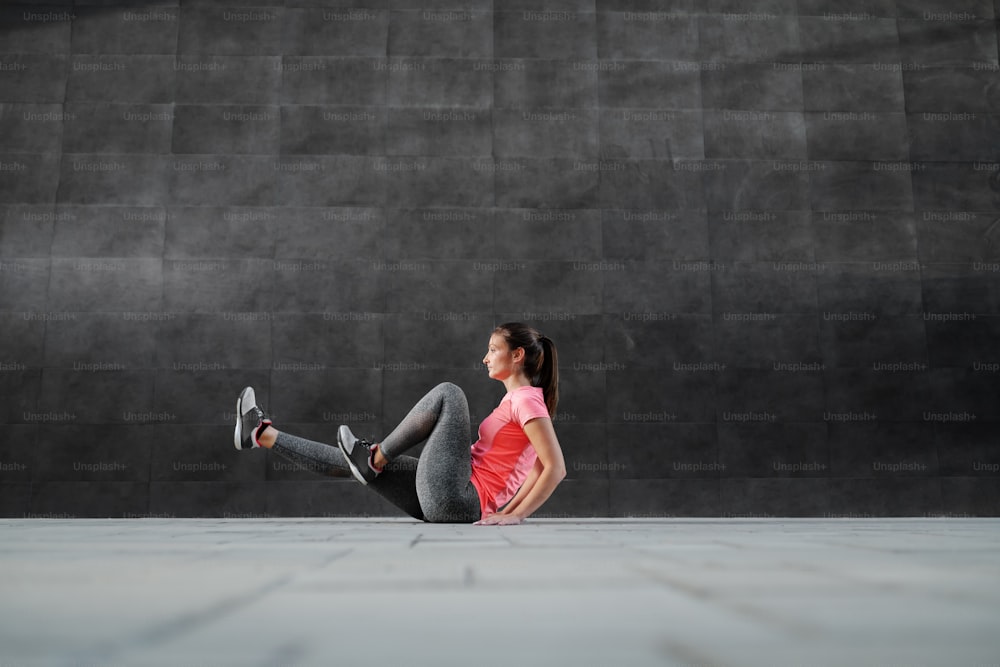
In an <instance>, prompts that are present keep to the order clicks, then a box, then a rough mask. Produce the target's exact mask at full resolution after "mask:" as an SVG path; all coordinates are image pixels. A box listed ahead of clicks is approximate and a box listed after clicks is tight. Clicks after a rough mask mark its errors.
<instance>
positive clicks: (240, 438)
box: [233, 387, 271, 449]
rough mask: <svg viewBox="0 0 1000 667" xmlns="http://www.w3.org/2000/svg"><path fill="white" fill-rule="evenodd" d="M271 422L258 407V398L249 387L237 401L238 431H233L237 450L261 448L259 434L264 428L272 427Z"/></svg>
mask: <svg viewBox="0 0 1000 667" xmlns="http://www.w3.org/2000/svg"><path fill="white" fill-rule="evenodd" d="M270 425H271V420H270V419H268V418H267V417H265V416H264V411H263V410H261V409H260V408H259V407H257V397H256V396H254V393H253V387H247V388H246V389H244V390H243V391H242V392H240V397H239V398H237V399H236V430H235V431H233V445H235V446H236V449H253V448H254V447H260V443H258V442H257V435H258V432H259V431H261V430H263V428H262V427H266V426H270Z"/></svg>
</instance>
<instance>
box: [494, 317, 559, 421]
mask: <svg viewBox="0 0 1000 667" xmlns="http://www.w3.org/2000/svg"><path fill="white" fill-rule="evenodd" d="M493 333H495V334H497V335H499V336H503V339H504V341H506V342H507V346H508V347H510V349H511V352H513V351H514V350H516V349H517V348H519V347H520V348H524V374H525V375H526V376H528V380H530V381H531V386H532V387H540V388H541V389H542V395H543V396H545V407H546V408H548V410H549V416H555V414H556V405H558V403H559V355H558V353H557V352H556V344H555V343H553V342H552V339H551V338H549V337H548V336H543V335H542V334H540V333H539V332H538V330H536V329H534V328H532V327H529V326H528V325H527V324H524V323H522V322H507V323H506V324H501V325H500V326H498V327H497V328H496V329H494V330H493Z"/></svg>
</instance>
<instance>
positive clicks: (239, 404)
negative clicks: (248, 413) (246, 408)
mask: <svg viewBox="0 0 1000 667" xmlns="http://www.w3.org/2000/svg"><path fill="white" fill-rule="evenodd" d="M247 389H249V387H248V388H247ZM246 393H247V390H246V389H244V390H243V391H241V392H240V395H239V396H238V397H237V398H236V428H235V429H233V446H234V447H235V448H236V449H239V450H240V451H242V450H243V447H242V444H243V432H242V430H243V396H244V395H245V394H246Z"/></svg>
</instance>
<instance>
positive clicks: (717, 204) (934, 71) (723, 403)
mask: <svg viewBox="0 0 1000 667" xmlns="http://www.w3.org/2000/svg"><path fill="white" fill-rule="evenodd" d="M998 4H1000V3H993V2H989V1H977V0H962V1H960V2H950V3H943V2H938V3H934V2H921V1H919V0H898V1H896V2H892V1H888V0H881V1H875V2H864V3H862V2H835V1H829V2H824V1H822V0H799V1H798V2H795V1H794V0H759V1H757V2H740V3H736V2H728V1H726V0H709V1H705V2H695V1H694V0H690V1H687V2H684V1H678V2H670V1H667V0H662V1H656V0H648V1H645V2H643V1H640V0H636V1H635V2H629V1H627V0H619V1H615V0H607V1H604V0H598V1H597V2H594V0H590V1H587V0H580V1H577V0H563V1H561V2H548V3H536V2H529V1H527V0H524V1H518V0H505V1H501V0H497V1H496V2H494V3H491V2H489V1H486V2H482V1H479V2H475V1H473V2H462V3H459V2H444V1H433V0H427V2H425V3H420V2H392V3H386V2H384V1H382V2H374V1H365V0H350V1H349V2H347V1H346V0H345V1H344V2H329V3H324V2H321V1H320V0H315V1H311V0H285V1H284V2H283V3H282V2H281V1H280V0H278V1H276V2H268V1H266V0H265V1H264V2H254V0H249V1H248V2H244V3H227V2H208V1H198V0H192V1H187V0H183V1H182V2H179V3H178V2H177V1H176V0H174V1H173V2H171V1H170V0H165V1H164V2H162V3H155V4H153V3H149V4H146V3H130V4H124V5H123V4H117V3H110V2H93V3H85V2H78V3H76V4H70V3H68V2H67V3H62V4H60V3H59V2H58V1H56V0H53V1H52V2H50V3H46V4H40V3H32V2H28V3H21V4H19V3H16V2H14V3H7V4H5V6H4V7H3V8H2V9H0V269H2V270H0V345H2V347H0V349H2V354H0V362H2V364H3V365H2V367H0V368H2V371H0V398H2V401H0V406H2V407H0V420H2V422H3V433H4V437H3V444H2V445H0V511H2V513H3V514H4V515H7V516H24V515H64V514H67V515H73V516H130V515H147V514H154V515H173V516H204V515H209V516H218V515H229V516H233V515H240V516H245V515H263V514H268V515H302V514H310V515H315V514H319V515H322V514H331V515H339V514H346V515H357V514H392V513H394V510H392V508H390V507H388V506H386V505H384V504H383V503H382V502H381V501H380V500H379V499H378V498H376V497H375V496H374V495H373V494H369V493H366V490H365V489H363V488H362V487H360V486H359V485H356V484H354V483H351V482H338V481H331V480H327V479H322V478H319V477H316V476H314V475H313V474H311V473H310V472H308V471H302V470H295V469H292V467H291V466H289V465H287V464H286V463H285V462H283V461H282V460H280V459H279V458H277V457H272V456H269V455H265V454H264V453H263V452H252V453H237V452H235V451H234V450H233V449H232V445H231V444H230V439H231V428H232V426H231V421H232V416H233V408H234V405H235V397H236V395H237V393H238V392H239V390H240V389H241V388H242V387H243V386H244V385H247V384H252V385H254V386H255V387H256V388H257V390H258V396H260V397H261V399H262V401H263V403H264V404H265V406H266V407H267V408H268V410H269V411H270V412H272V413H273V415H274V417H275V420H276V422H277V423H278V425H279V426H281V427H282V428H283V429H285V430H288V431H291V432H295V433H299V434H302V435H305V436H308V437H313V438H317V439H322V440H327V441H330V440H332V439H333V438H334V437H335V435H334V434H335V429H336V426H337V424H339V423H340V422H348V423H350V424H352V426H354V427H355V430H356V431H358V432H359V433H361V434H367V435H372V436H379V435H382V434H384V433H385V432H386V431H387V430H388V429H389V428H391V427H392V425H393V424H394V423H395V421H396V420H398V419H399V418H400V417H401V416H402V415H403V414H404V413H405V411H406V409H407V408H408V406H409V405H410V404H411V403H412V402H413V401H414V400H416V399H417V398H418V397H419V396H420V395H421V394H422V392H423V391H424V390H425V389H426V388H428V387H429V386H431V385H432V384H434V383H436V382H439V381H441V380H451V381H454V382H457V383H459V384H460V385H461V386H463V387H464V388H465V389H466V391H467V392H468V394H469V398H470V403H471V407H472V412H473V419H474V420H476V421H478V420H479V419H482V418H483V417H484V416H485V415H486V414H488V412H489V411H490V410H491V409H492V407H493V405H495V403H496V401H497V400H498V399H499V397H500V396H501V394H502V388H501V387H500V385H498V384H497V383H494V382H492V381H490V380H489V379H488V378H487V377H486V375H485V373H484V372H483V371H482V370H481V367H480V363H479V362H480V359H481V357H482V355H483V353H484V351H485V346H486V340H487V338H488V335H489V332H490V330H491V329H492V327H493V326H494V325H495V324H496V323H499V322H503V321H506V320H512V319H516V320H527V321H530V322H532V323H534V324H536V325H537V326H538V327H539V328H541V329H542V330H543V331H545V332H546V333H548V334H549V335H550V336H551V337H552V338H553V339H555V341H556V342H557V344H558V345H559V349H560V353H561V373H562V378H563V392H562V394H563V400H562V404H561V412H560V415H559V419H558V421H557V430H558V433H559V435H560V438H561V441H562V444H563V447H564V450H565V453H566V458H567V461H568V466H569V479H568V480H567V481H566V482H565V483H564V484H563V486H561V487H560V489H559V490H558V492H557V494H556V496H555V497H554V498H553V500H552V501H551V503H550V504H549V505H547V506H546V508H545V509H546V511H547V512H548V513H550V514H556V515H566V514H568V515H582V516H592V515H597V516H604V515H614V516H620V515H628V514H633V515H634V514H638V515H644V514H653V515H662V514H667V515H682V516H688V515H692V516H704V515H713V516H715V515H727V516H731V515H748V514H749V515H778V516H781V515H809V516H826V515H867V514H870V515H879V516H882V515H899V514H903V515H924V514H939V513H945V514H996V513H997V512H998V510H1000V491H998V489H1000V485H998V479H1000V472H998V467H1000V447H998V436H1000V429H998V426H1000V423H998V421H1000V372H998V364H1000V351H998V346H997V341H998V336H1000V317H998V314H1000V171H998V168H1000V167H998V163H1000V88H998V85H997V82H998V79H1000V73H998V67H997V65H998V54H997V24H996V22H995V16H996V15H997V6H998Z"/></svg>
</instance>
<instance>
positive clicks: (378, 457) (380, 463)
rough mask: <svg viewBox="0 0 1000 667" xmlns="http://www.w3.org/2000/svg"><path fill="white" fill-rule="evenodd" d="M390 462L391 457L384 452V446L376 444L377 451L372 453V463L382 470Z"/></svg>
mask: <svg viewBox="0 0 1000 667" xmlns="http://www.w3.org/2000/svg"><path fill="white" fill-rule="evenodd" d="M388 464H389V459H387V458H385V456H384V455H383V454H382V448H381V447H380V446H379V445H375V453H374V454H373V455H372V465H374V466H375V467H376V468H378V469H379V470H381V469H382V468H384V467H386V466H387V465H388Z"/></svg>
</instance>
